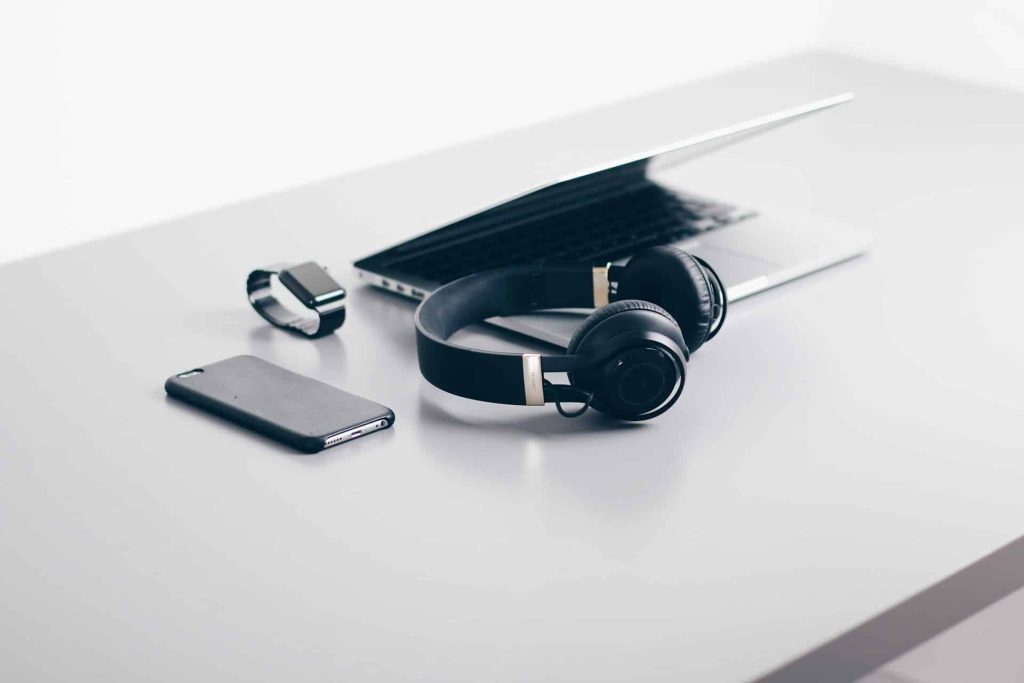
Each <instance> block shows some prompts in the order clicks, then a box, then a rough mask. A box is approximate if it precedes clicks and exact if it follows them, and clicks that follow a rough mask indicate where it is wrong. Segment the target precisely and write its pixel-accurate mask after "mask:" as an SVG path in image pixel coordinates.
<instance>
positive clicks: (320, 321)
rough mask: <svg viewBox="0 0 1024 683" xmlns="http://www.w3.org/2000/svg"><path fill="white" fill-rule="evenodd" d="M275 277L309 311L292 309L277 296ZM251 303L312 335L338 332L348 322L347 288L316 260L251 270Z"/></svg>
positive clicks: (274, 321) (275, 321)
mask: <svg viewBox="0 0 1024 683" xmlns="http://www.w3.org/2000/svg"><path fill="white" fill-rule="evenodd" d="M274 280H278V281H280V284H282V285H284V286H285V288H286V289H287V290H288V291H289V292H291V293H292V295H293V296H294V297H295V298H296V299H298V301H299V303H300V304H301V305H302V306H304V307H305V309H306V310H305V311H303V312H301V313H300V312H296V311H294V310H292V309H289V308H288V307H286V306H285V305H284V304H282V303H281V302H280V301H278V300H277V297H275V296H274V294H273V292H272V291H271V285H272V283H273V282H274ZM245 288H246V291H247V292H248V293H249V303H250V304H252V307H253V308H254V309H256V312H257V313H259V314H260V315H261V316H263V318H264V319H265V320H266V321H267V322H269V323H270V324H271V325H274V326H275V327H280V328H281V329H283V330H289V331H291V332H297V333H299V334H302V335H305V336H306V337H309V338H311V339H312V338H316V337H322V336H324V335H326V334H330V333H331V332H334V331H335V330H336V329H338V328H339V327H341V324H342V323H343V322H345V289H344V288H343V287H342V286H341V285H339V284H338V283H337V282H335V281H334V278H332V277H331V276H330V275H328V274H327V269H326V268H324V267H323V266H321V265H319V264H318V263H315V262H313V261H307V262H306V263H300V264H298V265H295V266H289V265H285V264H281V263H279V264H275V265H272V266H267V267H266V268H259V269H257V270H254V271H252V272H251V273H249V278H248V279H247V280H246V283H245Z"/></svg>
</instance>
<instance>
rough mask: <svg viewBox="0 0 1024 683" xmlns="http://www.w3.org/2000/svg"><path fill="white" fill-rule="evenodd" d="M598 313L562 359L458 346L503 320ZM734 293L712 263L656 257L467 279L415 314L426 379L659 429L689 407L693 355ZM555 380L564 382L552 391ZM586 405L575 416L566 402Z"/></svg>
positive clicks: (510, 270) (678, 255) (499, 399)
mask: <svg viewBox="0 0 1024 683" xmlns="http://www.w3.org/2000/svg"><path fill="white" fill-rule="evenodd" d="M591 307H593V308H596V309H597V310H595V311H594V312H593V313H592V314H591V315H590V316H589V317H588V318H587V319H586V320H585V321H584V322H583V324H582V325H581V326H580V328H579V329H577V330H576V332H575V333H574V334H573V336H572V339H571V340H570V341H569V347H568V349H567V350H566V353H565V354H562V355H553V356H548V355H543V356H542V355H540V354H536V353H523V354H513V353H501V352H495V351H481V350H477V349H471V348H467V347H464V346H457V345H455V344H452V343H450V342H449V341H448V338H449V337H451V336H452V335H453V334H454V333H455V332H456V331H458V330H460V329H462V328H463V327H466V326H467V325H470V324H472V323H478V322H481V321H483V320H485V319H487V318H490V317H493V316H508V315H517V314H522V313H528V312H530V311H535V310H539V309H551V308H591ZM727 308H728V301H727V299H726V294H725V287H724V286H723V285H722V280H721V278H719V277H718V274H717V273H715V271H714V269H713V268H712V267H711V266H710V265H708V264H707V263H706V262H705V261H704V260H703V259H700V258H698V257H696V256H693V255H691V254H687V253H686V252H684V251H681V250H679V249H675V248H673V247H666V246H660V247H651V248H649V249H645V250H643V251H641V252H639V253H637V254H636V255H635V256H634V257H633V258H631V259H630V260H629V263H627V264H626V265H625V266H613V265H607V266H603V267H598V268H592V267H590V266H557V265H532V266H531V265H523V266H510V267H507V268H498V269H496V270H490V271H487V272H483V273H477V274H474V275H468V276H466V277H464V278H461V279H459V280H456V281H454V282H451V283H449V284H447V285H444V286H443V287H440V288H439V289H437V290H436V291H435V292H434V293H433V294H431V295H430V296H429V297H428V298H427V299H426V300H425V301H424V302H423V303H422V304H420V306H419V308H418V309H417V310H416V348H417V352H418V355H419V363H420V372H422V373H423V376H424V377H425V378H426V379H427V380H428V381H429V382H430V383H431V384H433V385H434V386H436V387H438V388H440V389H443V390H445V391H447V392H449V393H452V394H457V395H459V396H464V397H466V398H472V399H476V400H479V401H490V402H492V403H507V404H513V405H531V406H532V405H544V404H545V403H549V402H554V403H555V405H556V407H557V408H558V412H559V413H561V414H562V415H564V416H566V417H575V416H577V415H581V414H583V413H584V412H585V411H586V409H587V408H588V407H590V406H593V407H594V408H595V409H596V410H599V411H601V412H602V413H607V414H609V415H613V416H615V417H617V418H620V419H623V420H649V419H651V418H652V417H657V416H658V415H661V414H662V413H664V412H665V411H666V410H668V409H669V408H671V407H672V405H673V404H674V403H675V402H676V400H677V399H678V398H679V395H680V394H681V393H682V391H683V384H684V383H685V382H686V364H687V362H688V361H689V359H690V353H691V352H693V351H696V350H697V349H698V348H700V347H701V345H702V344H704V342H706V341H708V340H709V339H711V338H712V337H714V336H715V335H716V334H717V333H718V331H719V330H720V329H721V327H722V323H723V322H725V313H726V309H727ZM545 372H566V373H568V375H569V382H570V384H568V385H554V384H552V383H551V382H549V381H548V380H546V379H544V373H545ZM563 402H565V403H582V404H583V407H582V408H580V409H579V410H577V411H575V412H567V411H566V410H565V409H564V408H563V407H562V403H563Z"/></svg>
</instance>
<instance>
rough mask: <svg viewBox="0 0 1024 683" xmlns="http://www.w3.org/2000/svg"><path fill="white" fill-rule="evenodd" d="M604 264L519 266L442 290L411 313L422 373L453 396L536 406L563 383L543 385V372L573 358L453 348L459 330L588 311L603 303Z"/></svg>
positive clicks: (568, 366)
mask: <svg viewBox="0 0 1024 683" xmlns="http://www.w3.org/2000/svg"><path fill="white" fill-rule="evenodd" d="M608 299H609V293H608V268H607V267H603V268H591V267H589V266H579V265H570V266H540V265H532V266H531V265H524V266H512V267H508V268H501V269H498V270H492V271H487V272H484V273H477V274H475V275H469V276H467V277H464V278H462V279H460V280H457V281H455V282H452V283H449V284H447V285H445V286H444V287H441V288H440V289H438V290H437V291H436V292H434V293H433V294H431V295H430V296H429V297H427V299H426V300H425V301H424V302H423V303H422V304H420V307H419V308H418V309H417V311H416V350H417V353H418V355H419V363H420V369H421V371H422V372H423V376H424V377H425V378H426V379H427V381H429V382H430V383H431V384H433V385H434V386H436V387H438V388H439V389H443V390H444V391H447V392H449V393H452V394H456V395H458V396H463V397H465V398H473V399H477V400H479V401H489V402H491V403H507V404H512V405H543V404H544V403H545V401H557V400H559V399H561V400H564V401H568V400H578V399H579V397H578V396H576V394H578V393H580V392H578V391H572V392H571V393H572V395H568V392H567V393H560V390H562V389H571V388H567V387H555V386H551V385H548V386H545V385H544V380H543V373H544V372H570V371H573V370H577V369H579V368H580V367H582V365H583V358H582V357H581V356H578V355H554V356H548V355H541V354H536V353H522V354H519V353H504V352H499V351H484V350H480V349H471V348H467V347H463V346H457V345H455V344H452V343H450V342H449V341H448V338H449V337H451V336H452V335H453V334H455V333H456V332H457V331H458V330H460V329H462V328H464V327H466V326H467V325H471V324H473V323H477V322H480V321H482V320H486V319H487V318H492V317H495V316H511V315H519V314H523V313H528V312H530V311H535V310H539V309H551V308H595V307H600V306H604V305H605V304H607V303H608Z"/></svg>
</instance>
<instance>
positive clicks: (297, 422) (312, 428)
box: [164, 356, 395, 453]
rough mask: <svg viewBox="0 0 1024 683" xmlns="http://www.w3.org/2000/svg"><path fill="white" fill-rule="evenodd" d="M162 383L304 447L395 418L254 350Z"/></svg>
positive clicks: (316, 447) (343, 438)
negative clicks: (255, 353) (282, 365)
mask: <svg viewBox="0 0 1024 683" xmlns="http://www.w3.org/2000/svg"><path fill="white" fill-rule="evenodd" d="M164 389H165V390H166V391H167V393H168V395H170V396H172V397H174V398H176V399H180V400H182V401H185V402H186V403H191V404H192V405H194V406H195V407H197V408H201V409H202V410H205V411H207V412H210V413H213V414H214V415H218V416H220V417H223V418H225V419H228V420H231V421H232V422H234V423H236V424H239V425H241V426H243V427H247V428H248V429H252V430H254V431H257V432H259V433H261V434H264V435H266V436H269V437H270V438H272V439H275V440H277V441H280V442H281V443H284V444H287V445H289V446H292V447H293V448H297V449H299V450H302V451H305V452H307V453H315V452H317V451H321V450H323V449H325V448H330V447H331V446H337V445H338V444H341V443H345V442H347V441H351V440H352V439H356V438H359V437H361V436H366V435H367V434H372V433H373V432H379V431H380V430H382V429H387V428H388V427H390V426H391V425H393V424H394V423H395V414H394V412H392V411H391V409H390V408H386V407H384V406H382V405H381V404H379V403H374V402H373V401H370V400H368V399H365V398H362V397H361V396H356V395H355V394H350V393H348V392H347V391H342V390H341V389H338V388H336V387H332V386H331V385H330V384H324V383H323V382H319V381H317V380H315V379H312V378H310V377H305V376H303V375H300V374H297V373H294V372H292V371H290V370H285V369H284V368H282V367H279V366H277V365H274V364H273V363H268V362H267V361H265V360H262V359H260V358H256V357H255V356H235V357H234V358H228V359H226V360H222V361H219V362H217V363H211V364H210V365H204V366H203V367H200V368H194V369H192V370H186V371H185V372H179V373H178V374H176V375H173V376H172V377H169V378H168V379H167V381H166V382H165V383H164Z"/></svg>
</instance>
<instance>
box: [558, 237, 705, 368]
mask: <svg viewBox="0 0 1024 683" xmlns="http://www.w3.org/2000/svg"><path fill="white" fill-rule="evenodd" d="M618 297H619V298H620V299H643V300H644V301H650V302H653V303H656V304H658V305H659V306H661V307H662V308H664V309H665V310H666V311H668V313H669V315H671V316H672V318H673V319H674V320H675V321H676V323H677V324H678V325H679V328H680V329H681V330H682V331H683V338H684V339H685V340H686V345H687V346H688V347H689V349H690V352H691V353H692V352H693V351H696V350H697V349H698V348H700V345H701V344H703V343H704V342H705V341H707V337H708V332H709V331H710V329H711V324H712V322H713V318H714V315H713V308H712V306H713V300H712V293H711V282H710V280H709V279H708V275H707V273H705V271H704V269H703V268H702V267H701V265H700V264H699V263H697V261H696V259H694V258H693V257H692V256H690V255H689V254H687V253H686V252H685V251H682V250H681V249H676V248H674V247H668V246H661V247H651V248H649V249H644V250H643V251H641V252H638V253H637V254H636V255H635V256H634V257H633V258H631V259H630V260H629V263H627V264H626V267H625V269H624V270H623V272H622V275H621V276H620V278H619V288H618ZM577 334H579V332H577ZM574 336H575V335H574Z"/></svg>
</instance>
